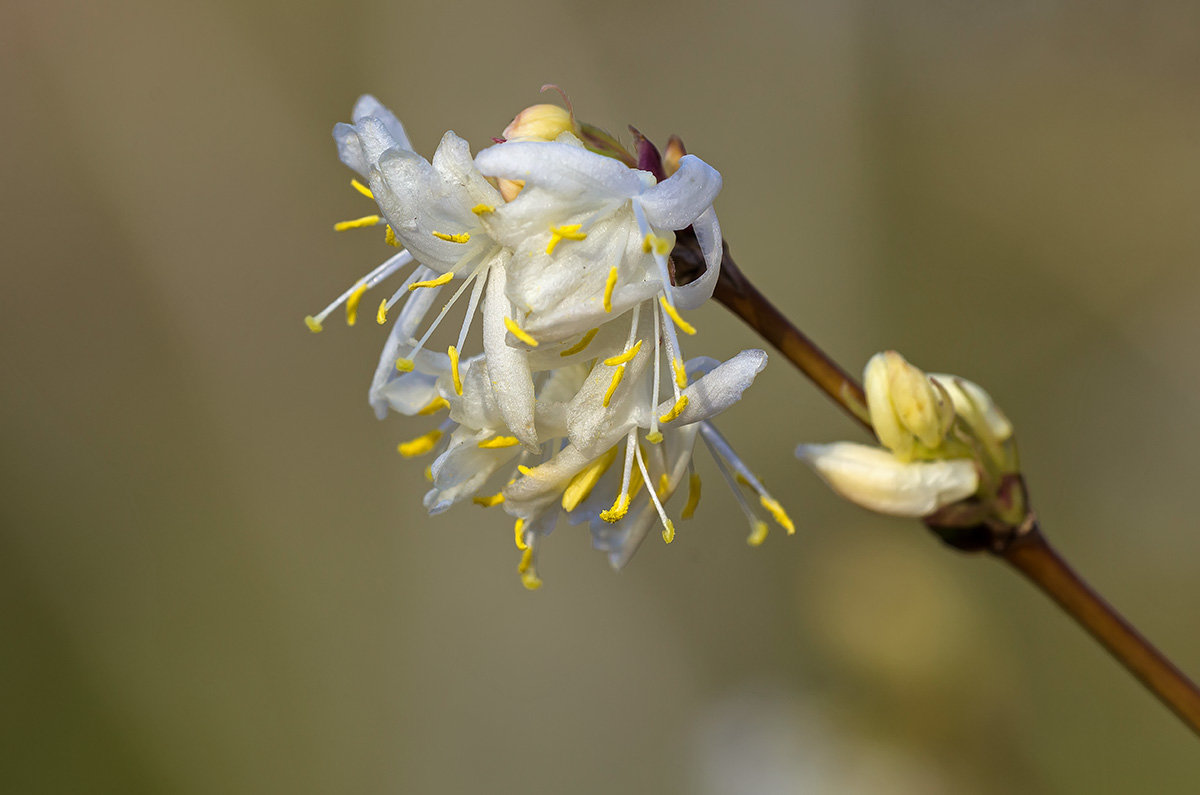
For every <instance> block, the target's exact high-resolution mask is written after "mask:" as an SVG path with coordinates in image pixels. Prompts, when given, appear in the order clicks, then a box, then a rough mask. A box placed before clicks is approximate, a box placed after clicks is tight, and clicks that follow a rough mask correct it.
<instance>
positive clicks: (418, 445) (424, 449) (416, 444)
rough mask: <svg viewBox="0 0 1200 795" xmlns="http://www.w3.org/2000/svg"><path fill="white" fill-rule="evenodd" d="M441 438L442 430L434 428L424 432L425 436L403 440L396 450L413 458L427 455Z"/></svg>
mask: <svg viewBox="0 0 1200 795" xmlns="http://www.w3.org/2000/svg"><path fill="white" fill-rule="evenodd" d="M441 438H442V432H441V431H440V430H438V429H437V428H434V429H433V430H432V431H430V432H429V433H427V434H424V435H423V436H418V437H417V438H416V439H413V440H412V441H408V442H401V443H400V444H398V445H396V450H398V451H399V452H400V455H402V456H404V457H405V458H413V457H415V456H419V455H425V454H426V453H428V452H429V451H430V450H432V449H433V446H434V445H435V444H437V443H438V440H439V439H441Z"/></svg>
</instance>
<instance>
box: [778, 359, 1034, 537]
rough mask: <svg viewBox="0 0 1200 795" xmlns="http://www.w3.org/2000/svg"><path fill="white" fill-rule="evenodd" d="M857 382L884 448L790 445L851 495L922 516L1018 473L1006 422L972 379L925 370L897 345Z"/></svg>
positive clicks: (995, 489) (992, 491)
mask: <svg viewBox="0 0 1200 795" xmlns="http://www.w3.org/2000/svg"><path fill="white" fill-rule="evenodd" d="M863 382H864V391H865V392H866V395H867V409H868V413H869V415H870V418H871V423H872V426H873V428H874V430H875V434H876V436H877V437H878V438H879V441H880V442H881V443H882V445H883V447H882V448H880V447H872V446H868V445H861V444H853V443H850V442H837V443H834V444H803V445H800V446H799V447H798V448H797V450H796V454H797V455H798V456H799V457H800V458H801V459H802V460H804V461H805V462H806V463H808V464H809V465H811V466H812V467H813V469H814V470H815V471H816V472H817V474H818V475H820V476H821V478H822V479H823V480H824V481H825V482H826V483H827V484H828V485H829V486H830V487H831V488H832V489H833V490H834V491H835V492H837V493H838V494H840V495H841V496H843V497H845V498H846V499H848V500H850V501H851V502H854V503H857V504H858V505H861V506H862V507H864V508H867V509H869V510H873V511H877V512H879V513H886V514H890V515H893V516H902V517H908V518H925V517H929V516H931V515H932V514H935V513H937V512H938V511H940V510H942V509H944V508H946V507H948V506H951V505H954V504H957V503H960V502H962V501H963V500H966V499H968V498H975V497H977V498H979V499H978V502H979V503H980V504H981V505H982V504H986V503H987V502H988V501H989V500H994V499H995V498H996V496H997V494H998V493H999V492H1000V491H1001V489H1002V485H1003V483H1004V481H1005V478H1007V477H1009V476H1013V475H1016V474H1017V465H1016V450H1015V447H1014V445H1013V443H1012V424H1011V423H1010V422H1009V421H1008V419H1007V418H1006V417H1005V416H1004V415H1003V414H1002V413H1001V412H1000V410H999V409H998V408H997V407H996V405H995V403H994V402H993V401H992V399H991V397H990V396H989V395H988V394H987V392H985V391H984V390H983V389H982V388H981V387H979V386H978V385H977V384H974V383H972V382H970V381H967V380H966V379H963V378H959V377H957V376H952V375H927V374H926V373H924V372H922V371H921V370H919V369H918V368H916V367H914V366H912V365H911V364H909V363H908V362H907V361H906V360H905V359H904V357H902V356H901V355H900V354H898V353H896V352H895V351H887V352H884V353H879V354H876V355H875V356H873V357H872V358H871V360H870V361H869V362H868V363H867V366H866V369H865V370H864V373H863Z"/></svg>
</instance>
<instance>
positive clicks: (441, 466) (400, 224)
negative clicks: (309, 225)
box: [306, 96, 793, 589]
mask: <svg viewBox="0 0 1200 795" xmlns="http://www.w3.org/2000/svg"><path fill="white" fill-rule="evenodd" d="M580 133H581V128H580V125H579V124H578V123H577V122H576V120H575V118H574V115H573V113H571V112H569V111H567V110H564V109H562V108H558V107H557V106H553V105H538V106H534V107H533V108H529V109H527V110H525V111H523V112H522V113H521V114H520V115H519V116H518V117H517V118H516V119H514V121H513V123H512V124H511V125H509V127H508V128H507V129H506V130H505V131H504V137H503V138H500V139H496V140H497V142H498V143H496V144H495V145H493V146H490V147H488V148H486V149H484V150H483V151H481V152H479V153H478V154H477V155H476V156H474V157H472V155H471V152H470V149H469V147H468V145H467V142H466V141H464V140H463V139H462V138H460V137H458V136H457V135H455V134H454V133H453V132H447V133H446V134H445V135H444V136H443V138H442V141H441V143H440V145H439V146H438V148H437V151H436V152H435V153H434V156H433V159H432V161H429V160H426V159H425V158H423V157H421V156H420V155H418V154H417V153H415V152H414V151H413V150H412V147H411V145H410V143H409V140H408V137H407V135H406V134H405V131H404V127H403V126H402V125H401V123H400V121H399V120H398V119H397V118H396V117H395V116H394V115H393V114H392V113H391V112H390V111H389V110H387V109H386V108H385V107H383V106H382V105H381V104H380V103H379V102H378V101H377V100H375V99H374V98H373V97H370V96H364V97H362V98H361V99H360V100H359V101H358V103H357V104H356V105H355V108H354V111H353V121H352V123H351V124H339V125H337V126H336V127H335V128H334V138H335V140H336V142H337V147H338V153H339V156H340V158H341V160H342V162H344V163H345V164H346V165H347V166H349V167H350V168H352V169H353V170H354V171H356V172H357V173H358V175H359V177H361V179H362V180H363V181H360V180H359V179H355V180H353V181H352V184H353V186H354V187H355V188H356V189H357V190H358V191H359V192H360V193H362V194H363V195H364V196H366V197H367V198H370V199H372V200H373V201H374V202H376V204H377V205H378V212H377V213H373V214H371V215H367V216H364V217H362V218H358V219H355V220H352V221H346V222H343V223H341V224H338V225H337V226H336V227H335V228H337V229H339V230H343V229H352V228H373V227H381V228H382V229H383V231H384V237H385V240H386V242H387V243H389V244H391V245H393V246H396V247H398V248H400V249H401V250H400V251H399V252H398V253H396V254H395V255H394V256H392V257H390V258H389V259H388V260H387V261H385V262H384V263H383V264H381V265H379V266H378V267H377V268H375V269H374V270H372V271H371V272H370V273H368V274H366V275H365V276H363V277H362V278H360V279H359V280H357V281H356V282H355V283H354V284H353V285H352V286H351V287H350V288H349V289H348V290H346V291H345V292H344V293H343V294H342V295H341V296H339V298H338V299H337V300H335V301H334V302H333V303H332V304H330V305H329V306H328V307H326V308H325V310H323V311H322V312H321V313H319V314H317V315H316V316H309V317H308V318H306V323H307V324H308V326H309V328H310V329H311V330H313V331H320V330H321V329H322V327H323V325H322V324H323V323H324V321H325V320H326V318H327V317H328V316H329V315H330V314H331V313H332V312H334V311H336V310H337V309H338V308H339V307H341V306H344V307H345V311H346V321H347V323H349V324H350V325H353V324H354V323H355V321H356V319H357V315H358V308H359V304H360V302H361V299H362V298H363V295H364V293H366V291H367V290H369V289H371V288H373V287H375V286H376V285H378V284H380V283H382V282H383V281H384V280H386V279H389V278H390V277H392V276H396V275H398V274H401V273H403V272H406V271H407V276H405V277H404V278H403V281H402V283H401V284H400V285H399V287H398V288H397V289H396V290H395V292H394V293H393V294H392V295H391V296H390V297H389V298H384V299H383V300H381V301H380V303H379V307H378V310H377V312H376V319H377V321H378V322H379V323H380V324H381V325H382V324H385V323H386V322H387V321H388V317H389V315H394V319H393V320H392V327H391V332H390V334H389V336H388V339H387V342H386V343H385V345H384V348H383V352H382V354H381V356H380V360H379V366H378V368H377V369H376V372H375V376H374V379H373V380H372V383H371V388H370V395H369V399H370V403H371V406H372V407H373V408H374V409H375V412H376V414H377V416H379V417H380V418H381V419H382V418H383V417H385V416H386V415H387V413H388V412H389V411H395V412H398V413H400V414H404V415H408V416H431V415H435V414H441V413H442V412H445V415H446V419H444V420H442V421H440V422H438V424H437V425H436V426H435V427H433V428H432V429H430V430H429V431H428V432H426V433H424V434H422V435H420V436H418V437H416V438H415V439H412V440H411V441H407V442H404V443H402V444H400V445H399V451H400V453H401V454H402V455H404V456H406V457H412V456H419V455H425V454H434V455H435V459H434V461H433V463H432V465H431V466H430V467H428V468H427V469H426V477H427V478H428V479H429V480H430V481H431V483H432V486H431V488H430V490H429V492H428V493H427V494H426V496H425V507H426V508H427V509H428V510H429V511H430V512H431V513H437V512H440V511H443V510H446V509H448V508H450V507H452V506H454V505H457V504H460V503H474V504H476V505H481V506H484V507H491V506H497V505H502V506H503V509H504V510H505V511H507V512H508V513H509V514H510V515H511V516H512V517H513V518H514V520H515V529H514V537H515V541H516V545H517V547H518V548H519V549H520V551H521V559H520V564H519V567H518V570H519V572H520V574H521V578H522V582H523V583H524V584H525V585H526V587H528V588H531V589H532V588H537V587H538V586H540V584H541V581H540V580H539V579H538V576H537V574H536V568H535V564H536V557H537V551H538V546H539V543H540V541H541V539H542V538H544V537H545V536H546V535H548V534H549V533H550V532H551V531H552V530H553V529H554V527H555V526H556V525H557V524H558V522H559V519H560V517H565V518H566V520H567V521H568V522H570V523H572V524H579V523H584V522H586V523H588V524H589V526H590V528H591V532H592V537H593V542H594V545H595V546H596V547H597V548H599V549H601V550H604V551H606V552H607V553H608V554H609V558H610V561H611V562H612V564H613V565H614V566H622V565H624V564H625V563H626V562H627V561H628V560H629V558H630V556H631V555H632V554H633V552H634V551H635V550H636V548H637V547H638V545H639V544H640V543H641V541H642V540H643V538H644V537H645V536H646V534H647V533H648V531H649V529H650V528H652V527H654V526H656V525H657V526H659V527H660V528H661V532H662V536H663V539H664V540H665V541H666V542H667V543H670V542H671V540H672V538H673V537H674V534H675V527H674V522H673V521H672V519H671V518H670V516H669V514H668V512H667V504H668V502H669V501H671V499H672V497H674V496H675V495H676V494H682V493H686V495H687V496H686V500H685V504H684V506H683V509H682V512H681V516H682V517H683V518H688V517H690V516H691V515H692V513H693V512H694V510H695V508H696V503H697V502H698V500H699V497H700V481H699V477H698V476H697V475H696V473H695V470H694V468H693V466H692V462H691V456H692V450H693V447H694V444H695V441H696V439H697V437H699V438H700V439H701V440H703V441H704V442H705V443H706V445H707V446H708V447H709V449H710V450H711V451H712V453H713V455H714V458H715V459H716V462H717V465H718V468H719V469H720V471H721V472H722V474H723V475H724V476H725V477H726V479H727V480H728V481H729V483H730V485H731V487H732V488H733V490H734V493H735V494H736V495H737V498H738V500H739V502H740V504H741V505H742V507H743V509H744V510H745V512H746V514H747V516H748V518H749V520H750V522H751V534H750V541H751V543H754V544H757V543H761V541H762V540H763V538H764V537H765V535H766V528H767V525H766V523H765V522H764V521H763V520H762V519H761V518H760V517H759V513H758V512H759V511H762V512H765V514H767V515H770V516H772V517H773V518H774V519H775V520H776V521H778V522H779V523H780V524H781V525H783V526H784V527H785V528H786V529H787V530H788V532H789V533H790V532H792V531H793V526H792V523H791V521H790V519H788V517H787V515H786V514H785V513H784V511H783V509H782V508H781V507H780V505H779V503H778V502H777V501H776V500H775V499H774V498H773V497H772V496H771V495H770V494H769V493H768V492H767V491H766V489H765V488H764V487H763V485H762V483H761V482H760V481H759V480H758V479H757V478H756V477H755V476H754V475H753V474H752V473H751V472H750V470H749V469H748V468H747V467H746V466H745V465H744V464H743V463H742V461H741V459H740V458H738V456H737V455H736V454H735V453H734V451H733V450H732V448H731V447H730V446H729V444H728V443H727V442H726V441H725V439H724V438H722V436H721V435H720V433H718V431H717V430H716V428H715V427H713V425H712V423H711V422H710V419H711V418H712V417H713V416H715V415H716V414H719V413H720V412H721V411H723V410H724V409H726V408H727V407H729V406H730V405H732V404H733V403H734V402H736V401H737V400H738V399H739V398H740V397H741V395H742V393H743V392H744V391H745V389H746V388H747V387H749V386H750V384H751V383H752V382H753V380H754V377H755V376H756V375H757V374H758V372H759V371H761V369H762V368H763V366H764V365H765V363H766V354H765V353H763V352H762V351H759V350H747V351H742V352H741V353H740V354H738V355H736V356H734V357H733V358H732V359H730V360H728V361H725V362H717V361H715V360H712V359H709V358H707V357H698V358H693V359H691V360H688V359H685V357H684V355H683V350H682V347H681V345H680V337H681V336H687V335H691V334H693V333H695V328H694V327H693V326H692V325H691V324H690V323H689V322H688V321H687V320H685V319H684V317H683V315H682V312H685V311H688V310H691V309H694V308H696V307H698V306H700V305H701V304H702V303H704V302H705V301H706V300H707V299H708V298H709V297H710V296H711V294H712V291H713V287H714V286H715V283H716V278H717V275H718V272H719V268H720V263H721V232H720V227H719V226H718V223H717V218H716V214H715V212H714V211H713V207H712V204H713V200H714V199H715V198H716V195H717V193H718V191H719V190H720V188H721V176H720V174H719V173H718V172H717V171H716V170H715V169H713V168H712V167H711V166H709V165H708V164H706V163H705V162H704V161H702V160H700V159H699V158H697V157H695V156H692V155H686V154H682V149H681V147H678V146H675V149H676V150H677V151H674V152H672V150H668V157H667V158H666V161H665V162H664V161H663V159H662V158H660V157H658V155H657V152H656V151H655V152H654V153H653V156H652V157H648V158H646V159H645V160H646V163H650V164H652V165H651V166H650V168H649V170H645V169H642V168H635V167H633V166H632V165H630V161H632V162H634V163H638V164H639V165H644V164H643V163H639V161H638V160H637V159H634V158H632V156H629V157H628V158H618V157H613V156H609V155H607V154H605V153H601V152H599V151H595V150H593V149H590V148H589V147H588V146H587V145H585V143H584V140H583V139H582V138H581V137H580ZM610 140H611V139H610ZM639 145H640V147H648V146H650V145H649V144H647V143H646V142H645V141H644V139H643V140H642V141H640V142H639ZM673 146H674V144H673ZM651 148H652V147H651ZM656 172H657V173H656ZM685 229H690V230H691V231H690V234H694V235H695V237H696V240H697V242H698V243H699V245H700V249H701V251H702V252H703V254H704V258H705V263H706V266H707V268H706V270H705V272H704V274H703V275H702V276H701V277H700V278H698V279H696V280H695V281H693V282H691V283H689V284H686V285H682V286H680V285H676V284H674V282H673V279H672V273H673V269H672V263H671V260H670V255H671V251H672V249H673V248H674V245H675V235H676V233H677V232H679V231H681V230H685ZM444 292H449V293H450V294H449V297H448V299H446V300H442V298H443V295H444ZM464 296H465V297H466V306H465V313H464V318H463V320H462V323H461V326H460V327H459V328H458V330H457V333H454V332H453V331H451V332H450V334H451V336H450V339H453V343H452V344H450V345H449V346H448V347H447V348H445V352H444V353H443V352H442V350H441V349H440V347H439V348H437V349H435V348H434V347H433V342H432V340H433V339H434V334H435V332H436V331H437V330H438V329H439V328H440V326H441V324H442V323H443V321H444V320H445V319H446V317H447V315H448V314H449V313H450V311H451V309H452V308H453V307H455V306H456V305H457V304H459V303H460V301H461V300H462V299H463V297H464ZM397 306H399V308H398V310H397V311H395V312H393V310H395V309H397ZM435 309H436V311H435ZM430 314H433V318H432V320H428V319H427V318H428V317H429V315H430ZM477 315H478V316H480V318H479V324H478V325H479V330H480V332H481V336H482V350H481V351H479V352H469V351H468V349H467V346H468V343H469V339H470V337H471V332H472V328H473V326H474V325H475V324H476V316H477ZM435 422H436V421H435ZM748 498H749V499H748Z"/></svg>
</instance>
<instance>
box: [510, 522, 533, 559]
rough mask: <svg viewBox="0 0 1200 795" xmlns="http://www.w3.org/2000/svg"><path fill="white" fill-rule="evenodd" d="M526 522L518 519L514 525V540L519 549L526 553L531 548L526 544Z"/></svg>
mask: <svg viewBox="0 0 1200 795" xmlns="http://www.w3.org/2000/svg"><path fill="white" fill-rule="evenodd" d="M524 530H525V520H524V519H518V520H517V521H516V522H514V523H513V540H514V541H516V542H517V549H519V550H521V551H522V552H524V551H525V550H526V549H529V547H528V546H527V545H526V544H525V533H524V532H523V531H524Z"/></svg>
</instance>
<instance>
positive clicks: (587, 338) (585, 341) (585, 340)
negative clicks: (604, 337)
mask: <svg viewBox="0 0 1200 795" xmlns="http://www.w3.org/2000/svg"><path fill="white" fill-rule="evenodd" d="M599 331H600V329H598V328H594V329H592V330H591V331H589V332H587V333H586V334H584V335H583V337H582V339H580V340H579V342H577V343H575V344H574V345H572V346H571V347H570V348H567V349H566V350H565V351H562V352H561V353H559V354H558V355H559V356H571V355H573V354H576V353H579V352H580V351H582V350H583V349H584V348H586V347H587V346H588V345H591V344H592V340H593V339H595V337H596V334H597V332H599Z"/></svg>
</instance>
